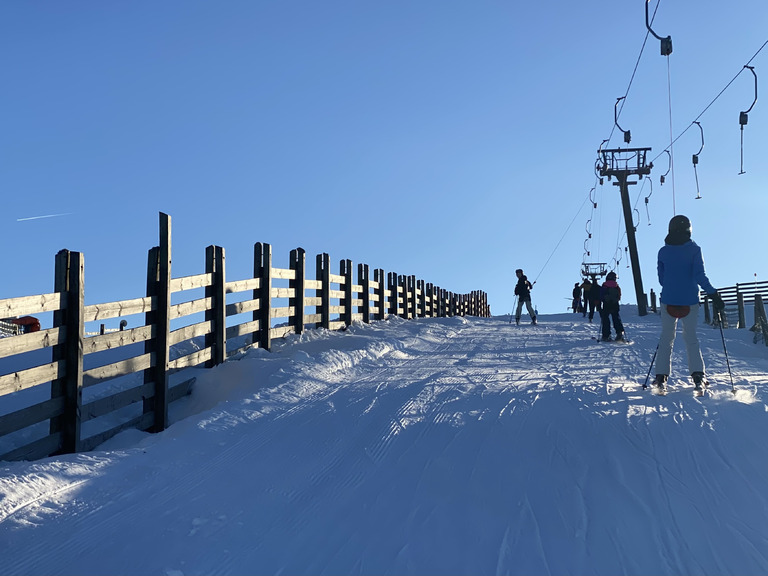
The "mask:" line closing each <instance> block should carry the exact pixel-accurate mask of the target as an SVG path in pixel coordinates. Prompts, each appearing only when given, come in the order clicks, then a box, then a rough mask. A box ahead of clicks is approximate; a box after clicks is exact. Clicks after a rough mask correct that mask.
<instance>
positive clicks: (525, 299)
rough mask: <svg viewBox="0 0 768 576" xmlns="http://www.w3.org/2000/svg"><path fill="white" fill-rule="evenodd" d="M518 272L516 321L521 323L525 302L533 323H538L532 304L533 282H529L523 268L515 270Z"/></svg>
mask: <svg viewBox="0 0 768 576" xmlns="http://www.w3.org/2000/svg"><path fill="white" fill-rule="evenodd" d="M515 274H517V285H516V286H515V296H517V298H518V300H517V311H516V312H515V323H516V324H518V325H519V324H520V314H521V313H522V311H523V304H525V307H526V309H527V310H528V314H529V315H530V317H531V324H536V312H535V311H534V310H533V306H532V305H531V290H533V284H531V283H530V282H528V278H527V277H526V276H525V274H523V270H522V269H521V268H518V269H517V270H515Z"/></svg>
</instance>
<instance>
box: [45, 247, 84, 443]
mask: <svg viewBox="0 0 768 576" xmlns="http://www.w3.org/2000/svg"><path fill="white" fill-rule="evenodd" d="M84 267H85V262H84V258H83V255H82V254H81V253H80V252H70V251H69V250H60V251H59V252H58V254H56V268H55V272H54V291H55V292H64V293H65V295H66V296H65V298H64V300H65V304H64V307H63V310H58V311H56V312H54V313H53V325H54V327H63V328H64V330H65V340H64V343H63V344H59V345H57V346H54V347H53V353H52V354H53V361H54V362H56V361H59V360H63V361H64V367H65V371H64V375H63V376H62V377H61V378H58V379H57V380H54V381H53V382H51V398H59V397H62V396H63V397H64V412H63V414H62V415H61V416H58V417H56V418H52V419H51V422H50V432H51V434H54V433H57V432H61V444H60V449H59V453H63V454H66V453H74V452H78V451H79V450H80V427H81V423H82V406H83V339H84V334H85V326H84V316H83V309H84V307H85V296H84V288H85V274H84Z"/></svg>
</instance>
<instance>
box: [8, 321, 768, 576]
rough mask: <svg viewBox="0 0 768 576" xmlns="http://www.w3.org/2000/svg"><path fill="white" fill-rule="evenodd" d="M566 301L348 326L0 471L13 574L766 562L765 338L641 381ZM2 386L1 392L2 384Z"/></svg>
mask: <svg viewBox="0 0 768 576" xmlns="http://www.w3.org/2000/svg"><path fill="white" fill-rule="evenodd" d="M622 315H623V317H624V320H625V324H626V328H627V334H628V335H629V336H630V337H631V338H632V339H633V342H632V344H630V345H626V344H607V343H597V342H596V341H595V340H594V339H593V337H594V336H596V335H597V334H598V330H597V325H596V324H590V323H588V322H586V321H585V320H584V319H583V318H581V316H579V315H571V314H561V315H550V316H546V315H542V316H541V317H540V325H538V326H529V325H521V326H515V325H514V324H509V322H508V320H509V319H508V317H506V316H504V317H494V318H486V319H481V318H445V319H418V320H410V321H405V320H401V319H398V318H390V319H389V320H386V321H383V322H376V323H373V324H370V325H363V324H355V325H353V326H352V327H351V328H350V329H348V330H346V331H344V332H327V331H324V330H311V331H308V332H306V333H305V334H303V335H301V336H290V337H288V338H286V339H284V340H280V341H277V342H275V349H274V350H273V352H271V353H269V352H265V351H263V350H259V349H251V350H248V351H247V352H245V353H243V354H242V355H240V356H239V357H237V358H236V359H235V360H232V361H230V362H228V363H226V364H223V365H221V366H218V367H216V368H213V369H210V370H204V369H195V370H190V371H189V372H190V373H194V374H195V375H196V376H197V380H196V382H195V386H194V390H193V393H192V394H191V395H190V396H188V397H186V398H185V399H183V400H181V401H179V402H176V403H174V405H173V406H172V410H171V416H172V419H173V424H172V425H171V426H170V427H169V428H168V429H167V430H166V431H164V432H162V433H160V434H155V435H150V434H146V433H142V432H138V431H127V432H124V433H122V434H120V435H118V436H117V437H115V438H113V439H112V440H110V441H109V442H107V443H105V444H103V445H102V446H100V447H99V449H98V450H96V451H93V452H89V453H82V454H76V455H67V456H59V457H53V458H47V459H45V460H41V461H37V462H13V463H7V462H6V463H1V464H0V558H2V573H3V574H8V575H10V574H78V575H89V574H99V575H104V574H131V575H144V574H147V575H158V574H160V575H167V576H182V575H186V576H191V575H195V574H720V575H722V574H765V573H768V441H766V438H768V404H767V403H766V401H765V396H766V385H767V384H768V376H767V375H766V373H767V372H768V347H766V346H763V345H762V344H753V343H752V341H751V338H752V334H751V333H750V332H749V331H746V330H732V329H731V330H726V331H725V334H726V342H727V347H728V354H729V358H730V362H731V367H732V370H733V377H734V382H735V384H736V388H737V393H736V394H733V393H732V391H731V381H730V378H729V374H728V369H727V366H726V359H725V356H724V354H723V344H722V340H721V336H720V332H719V330H716V329H712V328H709V327H707V326H704V325H702V326H701V328H700V340H701V343H702V350H703V352H704V357H705V360H706V361H707V372H708V374H709V377H710V379H711V380H712V382H713V385H712V387H711V390H710V393H709V394H708V395H707V396H705V397H704V398H696V397H694V396H693V394H692V386H691V385H690V383H688V382H687V378H685V374H686V370H685V364H684V361H685V353H684V351H683V350H682V348H683V346H682V342H678V343H677V349H676V353H675V355H674V356H673V369H674V372H675V373H674V374H673V376H672V378H671V385H670V392H669V394H668V395H667V396H665V397H660V396H655V395H653V394H651V393H650V392H648V391H643V390H642V389H641V384H642V382H643V381H644V380H645V376H646V373H647V371H648V366H649V363H650V360H651V357H652V355H653V351H654V349H655V347H656V343H657V342H658V335H659V331H660V325H659V319H658V317H656V316H654V315H649V316H646V317H642V318H640V317H637V316H636V315H635V314H634V311H633V310H632V308H630V307H624V309H623V311H622ZM0 400H1V399H0Z"/></svg>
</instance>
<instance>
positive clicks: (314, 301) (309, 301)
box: [304, 296, 323, 306]
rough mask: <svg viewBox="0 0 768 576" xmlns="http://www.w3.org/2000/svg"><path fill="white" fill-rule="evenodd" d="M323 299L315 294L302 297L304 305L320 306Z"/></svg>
mask: <svg viewBox="0 0 768 576" xmlns="http://www.w3.org/2000/svg"><path fill="white" fill-rule="evenodd" d="M322 305H323V299H322V298H320V297H316V296H307V297H306V298H304V306H322Z"/></svg>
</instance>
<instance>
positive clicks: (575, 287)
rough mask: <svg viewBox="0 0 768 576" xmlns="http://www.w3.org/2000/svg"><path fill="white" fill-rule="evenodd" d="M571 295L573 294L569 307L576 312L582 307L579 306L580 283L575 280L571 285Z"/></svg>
mask: <svg viewBox="0 0 768 576" xmlns="http://www.w3.org/2000/svg"><path fill="white" fill-rule="evenodd" d="M571 295H572V296H573V301H572V302H571V308H573V311H574V312H576V313H577V314H578V313H579V312H581V310H582V307H581V285H580V284H579V283H578V282H576V283H575V284H574V285H573V291H572V293H571Z"/></svg>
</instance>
